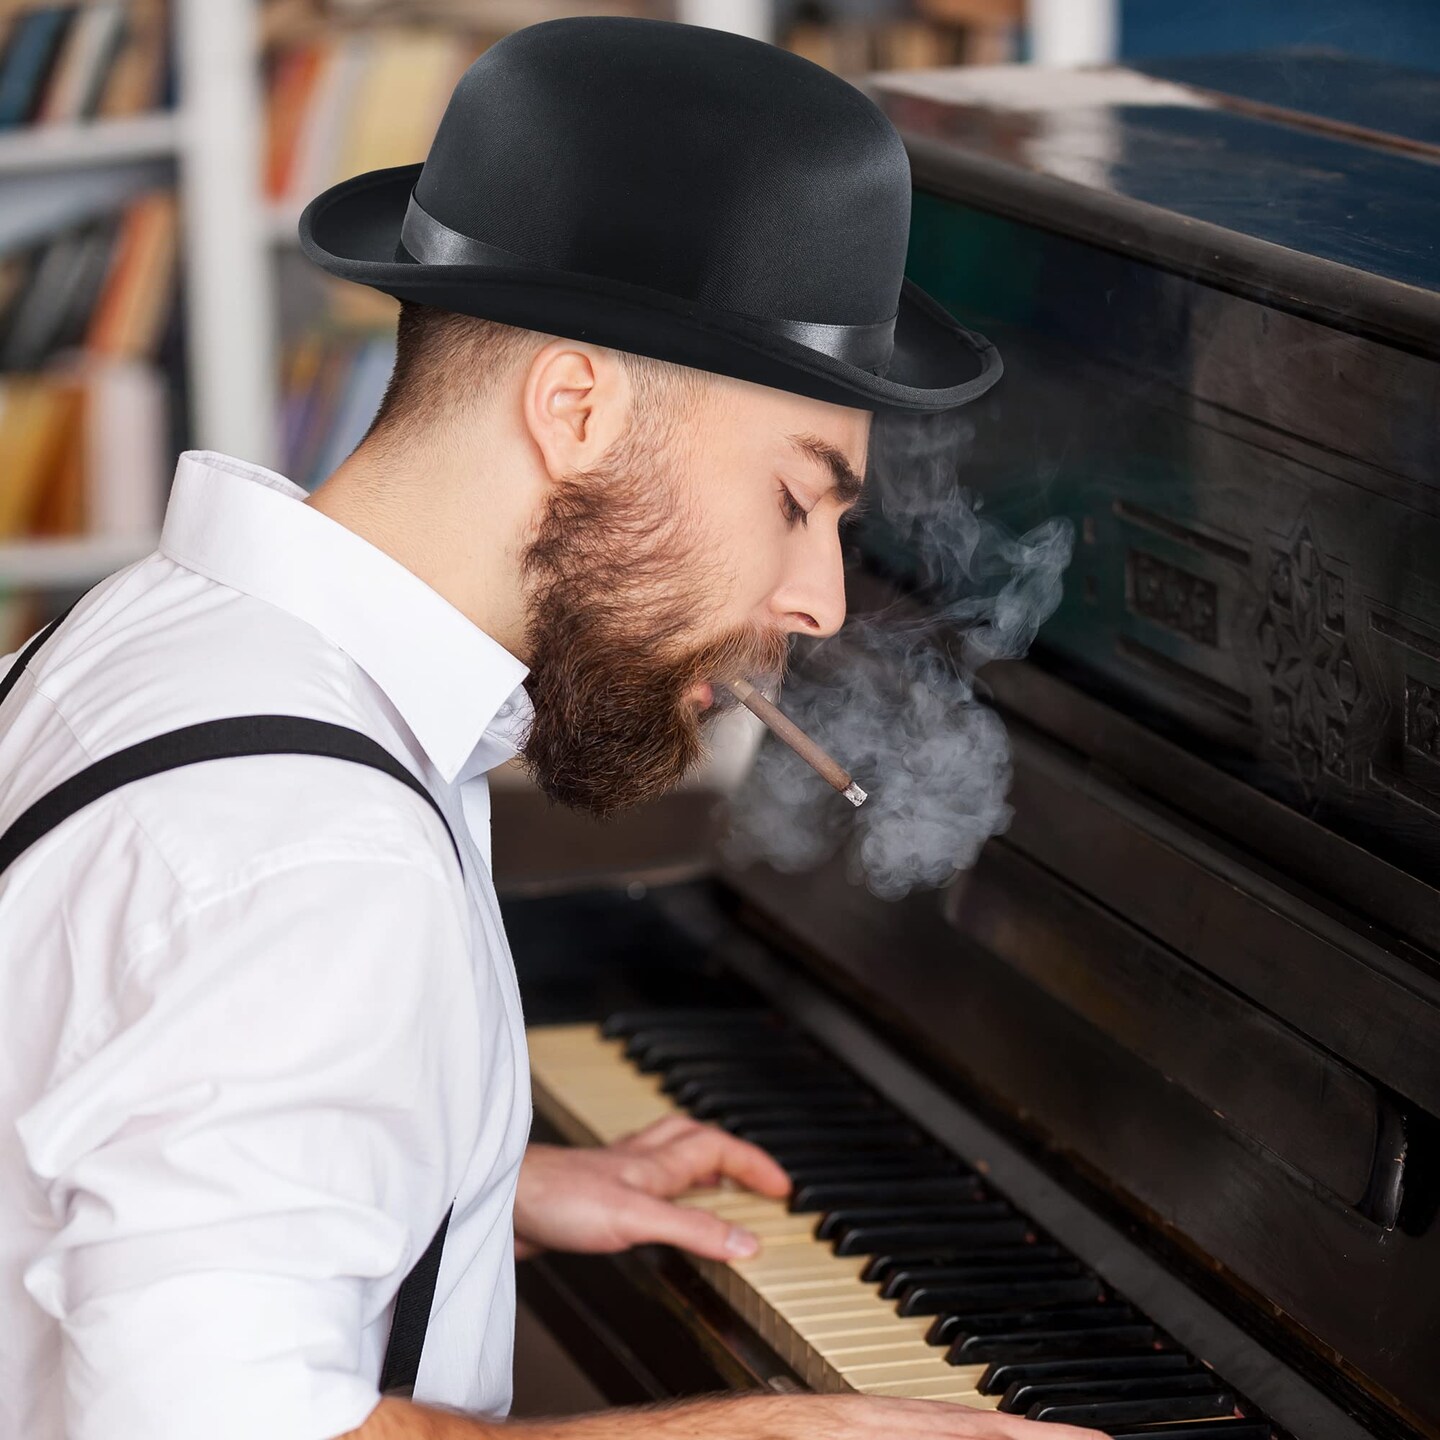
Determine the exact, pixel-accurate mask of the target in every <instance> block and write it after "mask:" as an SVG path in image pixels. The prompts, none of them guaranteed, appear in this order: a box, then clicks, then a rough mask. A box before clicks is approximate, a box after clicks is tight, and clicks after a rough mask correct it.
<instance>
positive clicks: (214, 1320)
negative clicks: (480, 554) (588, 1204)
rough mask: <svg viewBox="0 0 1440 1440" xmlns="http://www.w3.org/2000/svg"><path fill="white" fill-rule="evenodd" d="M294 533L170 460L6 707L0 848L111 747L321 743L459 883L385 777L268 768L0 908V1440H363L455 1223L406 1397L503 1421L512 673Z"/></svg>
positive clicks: (54, 843)
mask: <svg viewBox="0 0 1440 1440" xmlns="http://www.w3.org/2000/svg"><path fill="white" fill-rule="evenodd" d="M303 499H304V492H303V491H302V490H300V489H299V488H298V487H297V486H295V485H293V484H291V483H290V482H289V481H288V480H286V479H285V478H284V477H282V476H280V475H277V474H275V473H274V472H273V471H269V470H266V469H263V468H262V467H259V466H256V465H251V464H247V463H245V462H243V461H239V460H235V459H232V458H230V457H228V456H224V455H218V454H215V453H214V452H210V451H187V452H186V453H185V454H183V455H182V456H181V457H180V460H179V464H178V467H177V470H176V475H175V483H174V488H173V491H172V493H171V498H170V502H169V508H168V510H167V513H166V517H165V526H164V531H163V535H162V538H161V542H160V546H159V548H158V550H157V551H156V552H155V553H154V554H152V555H150V556H149V557H147V558H146V559H144V560H141V561H139V562H138V563H136V564H134V565H131V566H129V567H128V568H126V569H124V570H121V571H120V572H118V573H117V574H115V575H113V576H111V577H110V578H109V579H108V580H106V581H104V582H102V584H101V585H99V586H98V587H97V588H96V589H95V590H93V591H92V592H91V593H90V594H89V595H88V596H86V597H85V598H84V600H82V602H81V603H80V605H79V606H78V607H77V608H76V609H75V611H74V612H73V613H72V614H71V616H70V618H69V619H68V620H67V621H66V622H65V624H64V625H63V626H62V627H61V628H60V630H59V632H58V633H57V634H56V635H55V637H54V638H53V639H52V640H51V641H50V642H49V643H48V644H47V645H46V646H45V647H44V648H43V649H42V650H41V651H40V653H39V654H38V655H37V657H36V658H35V659H34V660H33V661H32V662H31V664H30V667H29V670H28V672H27V673H26V675H24V676H23V677H22V678H21V679H20V681H19V683H18V684H17V685H16V687H15V689H14V690H13V691H12V693H11V695H10V697H9V698H8V699H7V701H6V702H5V704H4V706H3V708H0V832H3V830H4V829H5V828H6V827H8V826H9V825H10V823H11V822H12V821H14V819H15V818H16V817H17V816H18V815H19V814H20V813H21V812H22V811H24V810H25V809H26V807H27V806H29V805H30V804H31V803H33V802H34V801H35V800H37V799H38V798H39V797H40V796H41V795H42V794H44V793H46V792H48V791H49V790H51V789H52V788H53V787H54V786H55V785H57V784H59V783H60V782H61V781H62V780H64V779H66V778H67V777H68V776H69V775H71V774H73V773H75V772H76V771H77V770H79V769H81V768H82V767H83V766H84V765H86V764H88V763H89V762H90V761H91V760H93V759H96V758H99V757H101V756H104V755H107V754H110V753H112V752H113V751H116V750H119V749H121V748H123V747H124V746H127V745H130V744H133V743H135V742H136V741H138V740H141V739H144V738H147V737H149V736H152V735H157V734H160V733H162V732H164V731H168V730H172V729H174V728H176V727H178V726H182V725H188V724H192V723H194V722H196V721H200V720H208V719H215V718H219V717H223V716H231V715H241V714H264V713H268V714H289V715H301V716H311V717H316V718H319V719H324V720H330V721H335V722H338V723H340V724H344V725H348V726H350V727H351V728H353V729H357V730H360V731H361V732H363V733H365V734H367V735H370V736H372V737H374V738H375V739H376V740H378V741H379V742H380V743H381V744H382V745H384V746H385V747H386V748H387V749H388V750H390V751H391V753H392V754H394V755H395V756H396V757H397V758H399V759H400V760H401V761H402V762H403V763H404V764H406V765H408V766H409V767H410V769H411V770H412V771H413V772H414V773H415V774H416V775H417V776H418V777H419V778H420V779H421V781H422V782H423V783H424V784H425V785H426V786H427V787H428V789H429V790H430V792H431V793H432V794H433V795H434V796H435V798H436V800H437V801H438V802H439V804H440V806H441V808H442V809H443V811H444V813H445V815H446V817H447V819H448V820H449V822H450V825H451V827H452V829H453V830H454V833H455V838H456V840H457V841H458V842H459V844H460V846H461V849H462V851H463V853H464V857H465V864H464V879H463V881H462V879H461V875H460V871H459V868H458V867H457V866H456V864H455V856H454V852H453V850H452V848H451V845H450V840H449V838H448V837H447V836H446V834H445V830H444V827H443V826H442V825H441V824H440V822H439V820H438V818H437V817H436V816H435V814H434V813H433V812H432V811H431V809H430V808H429V806H427V805H426V804H425V802H424V800H423V799H422V798H420V797H419V796H417V795H414V794H412V793H411V792H410V791H409V790H408V789H407V788H406V787H405V786H404V785H402V784H400V782H398V781H397V780H395V779H394V778H393V777H390V776H387V775H384V774H381V773H379V772H377V771H374V770H371V769H369V768H368V767H365V766H361V765H357V764H354V763H351V762H346V761H342V760H334V759H328V758H317V757H301V756H268V755H260V756H251V757H244V758H240V759H229V760H222V761H214V762H208V763H205V764H201V765H196V766H192V767H189V768H188V769H182V770H177V771H171V772H169V773H166V774H163V775H158V776H154V777H151V778H149V779H146V780H143V781H140V782H138V783H136V784H134V785H131V786H129V787H128V788H126V789H124V790H121V791H119V792H117V793H114V794H112V795H110V796H108V797H106V798H104V799H101V800H99V801H97V802H95V803H94V804H92V805H91V806H90V807H89V808H88V809H86V810H84V811H82V812H81V813H80V814H79V815H76V816H73V817H72V818H71V819H69V820H68V821H67V822H65V823H64V824H63V825H61V826H60V827H58V828H57V829H56V830H54V831H52V832H51V833H50V834H49V835H48V836H47V837H45V838H44V839H43V840H41V841H40V842H38V843H37V844H35V845H34V846H32V847H31V848H30V849H29V850H28V851H27V852H25V853H24V854H23V855H21V856H20V858H19V859H18V860H16V861H15V863H14V864H12V865H11V866H10V868H9V870H8V871H6V872H4V873H3V874H0V1336H3V1337H4V1338H3V1341H0V1435H4V1436H12V1435H13V1436H17V1437H18V1436H22V1435H23V1436H24V1437H26V1440H61V1437H62V1436H65V1437H69V1440H130V1437H135V1440H142V1437H143V1440H171V1437H174V1440H182V1437H183V1440H196V1437H198V1436H204V1437H206V1440H224V1437H231V1436H234V1437H237V1440H238V1437H245V1440H255V1437H260V1436H263V1437H265V1440H326V1437H331V1436H336V1435H339V1434H342V1433H343V1432H345V1431H347V1430H350V1429H353V1428H355V1427H356V1426H358V1425H360V1424H361V1423H363V1421H364V1420H365V1418H366V1416H367V1415H368V1414H369V1412H370V1411H371V1409H373V1408H374V1405H375V1403H376V1400H377V1393H376V1380H377V1377H378V1374H379V1368H380V1361H381V1357H382V1354H383V1352H384V1348H385V1341H386V1337H387V1333H388V1327H389V1319H390V1312H391V1308H392V1302H393V1300H394V1296H395V1292H396V1290H397V1288H398V1286H399V1284H400V1282H401V1280H402V1279H403V1277H404V1276H405V1274H406V1272H407V1271H408V1270H409V1268H410V1266H411V1265H412V1264H413V1263H414V1261H415V1260H416V1259H417V1258H418V1257H419V1255H420V1254H421V1253H422V1252H423V1250H424V1249H425V1247H426V1245H427V1244H428V1243H429V1241H430V1239H431V1237H432V1235H433V1234H434V1232H435V1229H436V1227H437V1225H438V1224H439V1222H440V1219H441V1217H442V1216H443V1215H444V1213H445V1210H446V1208H447V1207H448V1206H449V1205H450V1204H451V1202H452V1200H453V1201H454V1206H455V1209H454V1216H453V1218H452V1220H451V1223H450V1230H449V1237H448V1240H447V1242H446V1246H445V1252H444V1263H443V1264H442V1266H441V1270H440V1276H439V1281H438V1285H437V1288H436V1294H435V1306H434V1312H433V1318H432V1321H431V1325H430V1331H429V1335H428V1338H427V1340H426V1346H425V1353H424V1360H423V1362H422V1364H421V1367H420V1377H419V1381H418V1383H417V1386H416V1396H417V1398H420V1399H424V1400H430V1401H434V1402H436V1403H440V1404H445V1405H452V1406H456V1407H460V1408H463V1409H465V1410H468V1411H472V1412H479V1413H486V1414H492V1415H499V1414H503V1413H504V1412H505V1411H506V1410H507V1409H508V1406H509V1400H510V1369H511V1346H512V1335H513V1328H514V1307H515V1299H514V1263H513V1243H512V1227H511V1212H512V1208H513V1201H514V1190H515V1181H516V1176H517V1173H518V1170H519V1165H520V1160H521V1156H522V1154H523V1152H524V1146H525V1142H526V1137H527V1135H528V1131H529V1123H530V1098H529V1078H528V1071H527V1066H526V1060H525V1040H524V1030H523V1023H522V1019H521V1013H520V1002H519V996H518V993H517V990H516V985H515V974H514V969H513V966H512V963H511V959H510V952H509V949H508V947H507V945H506V942H505V936H504V932H503V930H502V927H501V922H500V915H499V910H498V906H497V903H496V898H495V891H494V886H493V884H492V882H491V879H490V870H489V793H488V790H487V786H486V779H485V772H486V771H487V770H489V769H491V768H493V767H494V766H495V765H497V764H500V763H501V762H503V761H504V760H506V759H508V758H510V757H511V756H513V755H514V754H515V753H516V750H517V748H518V746H519V745H520V744H521V743H523V735H524V730H525V727H526V726H527V725H528V723H529V718H530V715H531V713H532V712H531V711H530V708H529V701H528V699H527V697H526V695H525V692H524V690H523V689H522V688H521V681H522V680H523V679H524V677H525V673H526V672H525V667H524V666H523V665H522V664H521V663H520V662H519V661H518V660H517V659H516V658H515V657H514V656H512V655H510V654H509V653H508V652H507V651H505V650H504V649H503V648H502V647H501V646H500V645H498V644H497V643H496V642H495V641H493V640H491V639H490V638H489V637H488V636H487V635H485V634H484V633H483V632H482V631H480V630H479V629H477V628H476V627H475V625H473V624H472V623H471V622H470V621H469V620H468V619H466V618H465V617H464V616H463V615H462V614H461V613H460V612H459V611H458V610H456V609H454V608H453V607H452V606H451V605H450V604H449V603H448V602H446V601H445V600H443V599H442V598H441V597H440V596H439V595H438V594H437V593H436V592H435V591H434V590H432V589H431V588H430V587H429V586H427V585H426V584H425V583H424V582H423V581H421V580H420V579H419V578H418V577H417V576H415V575H414V574H412V573H411V572H410V571H408V570H406V569H405V568H404V567H403V566H401V565H400V564H399V563H398V562H396V561H395V560H393V559H391V558H390V557H389V556H388V555H386V554H384V553H383V552H382V551H380V550H378V549H376V548H375V547H374V546H372V545H370V544H369V543H367V542H366V541H364V540H362V539H360V537H359V536H357V535H355V534H354V533H353V532H351V531H349V530H347V529H345V528H344V527H343V526H341V525H338V524H336V523H335V522H334V521H332V520H330V519H329V518H328V517H326V516H325V515H322V514H321V513H320V512H319V511H317V510H315V509H314V508H312V507H310V506H307V505H305V504H302V503H300V502H301V501H302V500H303ZM14 658H15V657H14V656H11V657H9V658H8V659H3V660H0V673H3V672H4V670H6V669H8V668H9V665H10V664H11V663H13V661H14Z"/></svg>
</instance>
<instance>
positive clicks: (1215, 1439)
mask: <svg viewBox="0 0 1440 1440" xmlns="http://www.w3.org/2000/svg"><path fill="white" fill-rule="evenodd" d="M1152 1435H1156V1436H1166V1437H1173V1440H1274V1436H1275V1427H1274V1426H1273V1425H1272V1424H1271V1423H1270V1422H1269V1421H1268V1420H1258V1419H1249V1418H1247V1419H1243V1420H1242V1419H1241V1418H1240V1417H1239V1416H1234V1417H1232V1418H1230V1419H1228V1420H1183V1421H1180V1422H1179V1423H1178V1424H1174V1425H1164V1424H1162V1425H1125V1426H1122V1427H1121V1428H1119V1429H1114V1430H1111V1431H1110V1437H1111V1440H1150V1437H1151V1436H1152Z"/></svg>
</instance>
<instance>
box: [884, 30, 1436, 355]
mask: <svg viewBox="0 0 1440 1440" xmlns="http://www.w3.org/2000/svg"><path fill="white" fill-rule="evenodd" d="M1146 69H1148V70H1151V71H1153V73H1149V74H1146V73H1142V71H1141V70H1139V69H1131V68H1126V67H1120V66H1115V67H1104V68H1096V69H1083V70H1057V69H1050V68H1046V67H1040V66H1033V65H997V66H975V67H963V66H962V67H957V68H952V69H944V70H914V71H897V72H887V73H884V74H879V75H875V76H872V77H870V79H869V81H868V85H867V88H868V90H869V92H870V94H871V95H872V96H873V97H874V98H875V100H876V101H877V103H879V104H880V106H881V107H882V108H883V109H884V110H885V111H886V113H887V114H888V115H889V116H890V118H891V120H892V121H893V123H894V124H895V126H896V127H897V129H899V130H900V132H901V134H902V135H903V136H904V137H905V141H906V144H907V147H908V148H909V151H910V159H911V166H912V170H913V172H914V175H915V181H916V184H917V185H918V186H920V187H922V188H927V189H932V190H935V191H937V192H939V193H941V194H946V195H949V196H951V197H952V198H954V199H958V200H960V201H962V202H963V203H968V204H973V205H977V206H979V207H980V208H982V209H991V210H995V211H997V212H999V213H1002V214H1006V215H1009V216H1010V217H1011V218H1017V219H1022V220H1027V221H1029V222H1030V223H1033V224H1036V225H1038V226H1041V227H1042V228H1045V229H1049V230H1055V231H1058V232H1060V233H1062V234H1068V235H1073V236H1075V237H1076V238H1078V239H1082V240H1088V241H1091V242H1093V243H1098V244H1101V245H1104V246H1106V247H1107V248H1111V249H1116V250H1121V251H1124V252H1127V253H1132V254H1135V255H1136V256H1137V257H1139V258H1142V259H1146V260H1149V261H1152V262H1154V263H1157V264H1160V265H1162V266H1164V267H1165V268H1167V269H1173V270H1176V271H1179V272H1180V273H1183V274H1189V275H1193V276H1195V277H1196V278H1199V279H1202V280H1206V281H1209V282H1211V283H1219V284H1221V285H1223V286H1225V287H1226V288H1231V289H1235V290H1237V291H1239V292H1240V293H1243V294H1248V295H1250V296H1251V297H1252V298H1256V299H1260V300H1262V301H1265V302H1267V303H1279V304H1281V305H1283V306H1284V307H1285V308H1287V309H1294V310H1298V311H1300V312H1302V313H1310V314H1314V315H1315V316H1317V318H1320V319H1322V320H1325V321H1327V322H1328V323H1333V324H1337V325H1339V326H1341V327H1342V328H1345V329H1349V330H1358V331H1360V332H1362V333H1373V334H1376V335H1378V336H1379V337H1380V338H1387V339H1398V340H1400V341H1402V343H1408V344H1414V343H1416V342H1419V344H1420V345H1421V347H1422V348H1423V349H1425V350H1431V349H1434V348H1435V347H1436V346H1437V345H1440V107H1437V106H1436V104H1435V103H1434V102H1435V99H1436V98H1437V97H1440V76H1434V77H1431V76H1426V75H1424V74H1423V73H1421V72H1414V71H1409V70H1400V69H1398V68H1396V67H1390V66H1384V65H1379V64H1362V63H1360V62H1355V67H1354V69H1353V70H1352V69H1351V66H1350V64H1349V62H1341V61H1337V60H1335V59H1334V58H1332V57H1329V56H1314V55H1294V54H1278V55H1269V56H1253V57H1249V58H1248V59H1245V60H1243V61H1242V60H1238V59H1236V60H1223V59H1221V60H1210V61H1201V60H1187V61H1178V60H1177V61H1171V62H1163V63H1162V62H1147V64H1146ZM1171 69H1173V71H1174V77H1175V78H1173V79H1172V78H1168V75H1169V72H1170V70H1171ZM1162 70H1164V71H1165V72H1166V73H1165V74H1164V75H1162V74H1161V73H1160V72H1161V71H1162ZM1222 72H1223V73H1222ZM1387 74H1388V75H1393V76H1395V77H1397V78H1396V82H1395V95H1396V96H1398V95H1399V94H1401V93H1402V92H1403V93H1404V94H1405V95H1406V96H1407V97H1411V98H1407V99H1405V100H1396V99H1395V97H1388V96H1387V95H1386V93H1385V88H1384V84H1383V79H1382V77H1383V76H1384V75H1387ZM1417 77H1418V78H1417ZM1182 82H1184V83H1182ZM1221 85H1224V86H1227V87H1229V88H1230V89H1233V90H1235V91H1241V92H1246V93H1245V94H1242V95H1241V98H1240V99H1238V100H1235V99H1232V98H1230V97H1229V96H1228V94H1223V93H1218V92H1217V90H1216V89H1215V87H1217V86H1221ZM1287 87H1288V89H1287ZM1287 96H1288V97H1289V98H1290V99H1292V100H1294V102H1295V104H1296V105H1297V107H1298V106H1299V105H1300V104H1301V103H1302V102H1303V105H1304V107H1306V108H1305V109H1304V111H1302V110H1300V109H1299V108H1296V109H1293V110H1292V109H1290V108H1288V107H1287V106H1286V105H1285V104H1283V103H1282V102H1283V101H1284V100H1285V99H1286V98H1287ZM1266 97H1268V98H1266ZM1412 99H1413V103H1414V105H1415V107H1416V109H1417V110H1419V109H1420V108H1421V107H1422V105H1423V106H1424V107H1428V109H1427V113H1416V114H1413V115H1412V114H1409V109H1410V105H1411V101H1412ZM1261 111H1263V113H1260V112H1261ZM1362 131H1363V132H1364V133H1363V135H1362V134H1361V133H1360V132H1362Z"/></svg>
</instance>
